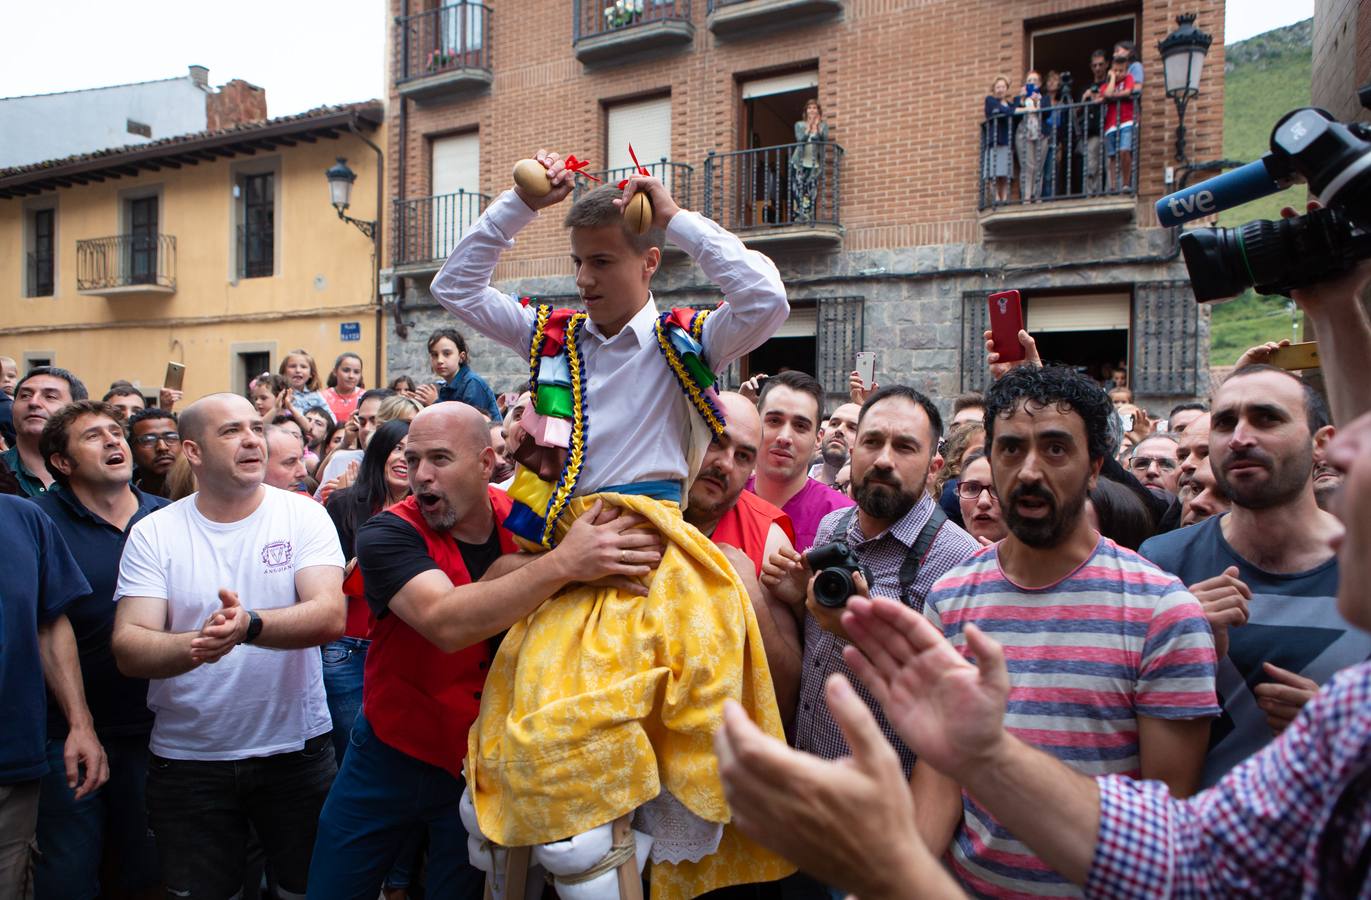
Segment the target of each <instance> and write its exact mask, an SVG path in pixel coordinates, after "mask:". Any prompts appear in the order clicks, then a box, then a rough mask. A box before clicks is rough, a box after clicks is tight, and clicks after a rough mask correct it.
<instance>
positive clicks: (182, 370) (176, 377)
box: [162, 362, 186, 391]
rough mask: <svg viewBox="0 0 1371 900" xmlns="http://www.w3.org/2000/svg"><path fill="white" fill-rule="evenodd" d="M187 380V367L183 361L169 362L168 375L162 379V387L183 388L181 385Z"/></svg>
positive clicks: (174, 389) (177, 389)
mask: <svg viewBox="0 0 1371 900" xmlns="http://www.w3.org/2000/svg"><path fill="white" fill-rule="evenodd" d="M185 380H186V367H185V365H183V364H182V363H178V362H169V363H167V377H166V378H165V379H163V381H162V387H164V388H167V389H169V390H173V391H179V390H181V385H182V383H184V382H185Z"/></svg>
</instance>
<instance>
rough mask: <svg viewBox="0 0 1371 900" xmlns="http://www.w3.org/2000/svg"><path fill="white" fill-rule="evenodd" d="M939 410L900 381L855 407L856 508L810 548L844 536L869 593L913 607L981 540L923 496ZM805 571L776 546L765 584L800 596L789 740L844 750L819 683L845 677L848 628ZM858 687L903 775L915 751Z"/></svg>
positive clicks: (815, 749) (823, 752)
mask: <svg viewBox="0 0 1371 900" xmlns="http://www.w3.org/2000/svg"><path fill="white" fill-rule="evenodd" d="M941 436H942V417H941V416H940V415H939V413H938V408H937V407H936V406H935V405H934V404H933V401H932V400H930V399H928V397H926V396H924V395H923V394H921V393H919V392H918V391H916V390H914V389H913V388H909V387H904V386H902V385H892V386H890V387H883V388H881V389H880V390H878V391H877V392H876V393H874V394H872V395H871V397H870V398H868V399H867V401H866V403H865V404H863V406H862V409H861V413H860V416H859V418H858V422H857V440H856V442H855V444H854V445H853V447H852V487H853V493H854V495H855V497H856V500H857V505H856V507H849V508H848V509H842V510H837V511H835V512H832V513H829V514H828V515H827V516H825V517H824V519H823V521H822V522H820V523H819V528H818V532H817V534H816V536H815V546H816V547H819V546H823V545H824V544H827V543H828V542H830V541H834V540H844V541H846V542H847V545H848V546H849V547H850V548H851V549H852V552H853V553H854V554H855V555H856V557H857V559H858V560H859V561H860V562H861V563H862V565H863V566H864V567H865V568H866V570H867V571H869V572H870V573H871V584H869V585H866V588H867V590H868V591H869V592H870V593H872V594H879V595H880V596H883V597H892V598H896V599H898V600H899V601H900V602H901V603H904V604H905V605H906V606H909V607H911V608H912V609H915V610H920V609H923V605H924V596H925V595H926V594H927V593H928V590H929V588H931V587H932V586H933V583H934V582H935V581H937V580H938V579H939V578H940V577H941V576H942V574H943V573H944V572H946V571H947V570H949V569H951V568H953V567H954V566H956V565H957V564H959V563H960V562H962V561H963V560H964V559H966V558H967V557H969V556H971V554H972V553H974V552H975V551H976V550H977V548H979V547H980V545H979V544H978V543H977V542H976V540H975V539H974V538H972V537H971V535H969V534H967V533H966V532H965V531H963V530H962V529H961V528H959V527H957V526H956V525H954V524H953V523H951V522H948V521H947V517H946V516H945V515H944V514H943V511H942V509H941V507H939V506H938V504H937V503H936V502H934V500H933V498H931V497H929V496H928V493H927V491H926V490H925V485H926V484H927V482H928V475H929V473H930V472H936V471H937V470H938V469H939V468H941V467H942V464H943V460H942V457H941V456H939V455H938V439H939V438H940V437H941ZM813 575H814V573H813V572H811V571H810V569H809V567H808V564H807V563H806V561H805V558H804V557H802V556H800V555H799V554H796V553H793V552H791V553H786V552H781V553H777V554H775V555H773V556H772V557H771V559H770V560H769V561H768V566H767V571H766V572H765V573H764V576H763V577H764V583H767V584H768V585H769V586H771V588H772V591H773V593H775V594H776V595H777V596H778V597H780V598H781V599H782V601H783V602H786V603H791V604H795V605H798V604H799V603H802V602H804V603H806V605H807V609H808V613H809V614H808V615H807V616H806V617H805V622H804V667H803V668H802V669H801V673H800V706H799V709H797V710H796V714H795V746H796V747H797V748H799V749H801V750H808V751H809V752H810V753H814V754H816V755H818V756H821V757H823V758H825V759H838V758H840V757H843V756H846V755H847V754H848V752H849V750H848V746H847V742H846V741H845V740H844V738H843V735H842V731H841V730H840V729H839V727H838V723H837V722H836V721H835V720H834V719H833V716H832V715H831V714H830V712H829V709H828V703H827V701H826V700H825V699H824V690H823V686H824V681H825V680H827V678H828V676H829V675H830V674H832V673H834V672H843V673H844V674H848V675H850V670H849V669H848V668H847V664H846V663H845V662H844V661H843V655H842V654H843V647H844V646H845V645H846V644H847V635H846V634H845V633H844V632H843V628H842V624H841V622H840V621H839V616H840V615H841V614H842V610H841V609H829V608H828V607H824V606H820V605H819V604H818V603H817V602H816V601H815V600H814V592H813ZM857 690H858V692H859V693H860V694H861V695H862V698H863V699H864V700H865V701H866V704H867V706H868V707H870V709H871V711H872V712H873V713H875V714H876V717H877V719H878V720H879V721H880V724H881V730H882V731H883V732H884V733H885V735H886V737H887V738H888V739H889V740H890V742H891V744H892V745H894V746H895V748H896V749H897V750H898V751H899V754H900V762H901V764H902V765H903V766H904V771H905V775H906V776H907V775H909V773H910V772H911V771H912V770H913V768H914V754H913V753H911V752H910V750H909V748H908V747H906V746H905V745H904V743H903V742H901V741H900V739H899V738H898V737H896V735H895V731H894V729H893V728H891V726H890V724H889V723H888V722H886V720H885V719H884V718H883V717H881V715H880V713H879V711H878V709H877V706H876V700H875V698H874V697H872V696H871V695H870V694H869V693H867V692H866V691H865V689H864V688H862V687H860V686H858V688H857Z"/></svg>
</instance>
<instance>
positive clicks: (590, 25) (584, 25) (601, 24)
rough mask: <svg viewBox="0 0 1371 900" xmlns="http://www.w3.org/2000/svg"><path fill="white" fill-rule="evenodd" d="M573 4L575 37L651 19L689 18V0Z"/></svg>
mask: <svg viewBox="0 0 1371 900" xmlns="http://www.w3.org/2000/svg"><path fill="white" fill-rule="evenodd" d="M573 6H574V8H575V15H576V19H575V23H574V25H573V28H574V35H573V39H574V40H576V41H580V40H582V39H583V38H590V37H595V36H596V35H601V34H606V33H608V32H611V31H622V30H624V29H625V28H633V27H635V26H638V25H647V24H649V23H651V22H661V21H664V20H675V21H682V22H689V21H690V0H575V2H574V3H573Z"/></svg>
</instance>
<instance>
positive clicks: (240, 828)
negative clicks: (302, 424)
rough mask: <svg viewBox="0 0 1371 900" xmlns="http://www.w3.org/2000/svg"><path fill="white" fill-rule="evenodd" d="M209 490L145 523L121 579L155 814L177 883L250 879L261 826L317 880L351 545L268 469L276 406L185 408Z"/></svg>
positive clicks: (276, 861) (293, 885)
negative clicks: (328, 664)
mask: <svg viewBox="0 0 1371 900" xmlns="http://www.w3.org/2000/svg"><path fill="white" fill-rule="evenodd" d="M179 430H180V433H181V441H182V447H183V452H184V454H185V456H186V458H187V460H188V461H189V463H190V467H191V470H192V471H193V472H194V473H195V479H196V483H197V484H198V485H199V492H198V493H195V494H192V495H191V496H189V497H187V498H185V499H184V500H181V501H178V502H177V503H174V504H172V505H171V506H168V507H166V508H165V509H162V510H160V511H159V512H158V513H157V515H155V516H148V517H147V518H145V519H143V520H142V521H140V522H139V523H138V524H137V525H135V526H134V528H133V530H132V532H131V533H130V535H129V539H128V543H127V545H126V546H125V548H124V555H123V558H122V560H121V561H120V566H119V584H118V587H117V588H116V589H115V592H114V596H115V601H116V602H117V603H118V610H117V612H116V615H115V623H114V637H113V649H114V655H115V658H116V660H117V661H118V663H119V668H120V670H121V671H122V672H123V673H124V674H126V675H130V676H133V677H139V678H149V679H151V683H150V684H149V686H148V707H149V708H150V709H151V710H152V711H153V713H154V715H155V717H156V718H155V722H154V725H153V730H152V740H151V751H152V755H151V759H150V763H149V771H148V781H147V805H148V822H149V825H150V826H151V828H152V830H153V833H154V834H155V836H156V838H157V845H158V851H159V853H160V855H161V857H162V881H163V882H164V883H165V885H166V888H167V891H168V893H169V894H174V895H176V896H183V897H229V896H232V895H234V894H235V893H236V892H237V891H238V890H239V888H240V887H241V886H242V880H243V870H244V867H245V865H246V845H247V837H248V826H249V824H251V826H252V827H253V829H255V831H256V833H257V836H258V837H259V838H260V840H261V842H262V845H263V847H264V849H265V850H266V853H267V857H268V859H269V860H270V861H271V864H272V871H273V873H274V874H275V876H276V878H277V881H278V882H279V893H280V895H281V896H282V897H291V896H300V897H303V896H304V892H305V879H306V876H307V874H308V871H309V860H310V854H311V853H312V852H313V848H314V835H315V829H316V826H317V822H318V818H319V810H320V808H321V807H322V806H323V803H324V798H325V797H326V796H327V795H328V790H329V786H330V785H331V783H332V781H333V775H334V772H335V770H336V764H335V762H334V758H333V747H332V744H331V743H330V742H329V731H330V729H331V727H332V725H331V720H330V719H329V713H328V704H327V703H326V701H325V699H324V683H323V674H322V669H321V665H320V656H319V651H318V650H317V649H315V648H317V647H318V646H319V645H320V644H324V643H327V642H328V641H331V640H335V639H337V638H338V637H340V636H341V635H342V633H343V625H344V618H345V608H344V604H343V591H342V582H343V554H342V550H341V549H340V548H339V545H338V537H337V532H336V531H335V530H334V528H333V525H332V523H331V522H330V521H329V517H328V514H327V513H325V512H324V509H323V507H321V506H320V505H319V504H317V503H315V502H314V501H312V500H310V499H308V498H306V497H300V496H298V495H295V494H291V493H288V492H286V491H281V490H277V489H276V488H272V487H268V486H266V485H264V484H263V483H262V479H263V475H264V474H265V471H266V458H267V451H266V442H265V439H264V437H263V435H264V427H263V423H262V418H261V416H259V415H258V414H257V413H256V412H255V411H254V410H253V408H252V405H251V404H250V403H248V401H247V400H245V399H244V398H242V397H239V396H237V395H235V394H212V395H210V396H208V397H205V398H203V399H201V400H199V401H197V402H195V403H193V404H191V405H190V406H189V407H188V408H187V409H186V411H185V412H183V413H182V414H181V418H180V422H179Z"/></svg>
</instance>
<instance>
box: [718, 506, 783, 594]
mask: <svg viewBox="0 0 1371 900" xmlns="http://www.w3.org/2000/svg"><path fill="white" fill-rule="evenodd" d="M773 522H774V523H775V524H777V525H779V526H781V530H782V531H784V532H785V535H786V537H788V538H790V543H791V544H794V543H795V527H794V526H793V525H791V524H790V516H787V515H786V514H785V513H783V512H782V511H781V510H780V508H779V507H776V506H772V505H771V504H770V503H768V502H767V501H765V500H763V499H762V498H761V497H758V496H757V495H756V494H754V493H752V492H751V491H743V492H742V493H741V494H739V495H738V502H737V503H735V504H733V508H732V509H730V510H729V511H728V512H726V513H724V514H723V517H722V518H721V519H719V524H718V525H715V526H714V533H713V534H712V535H710V540H712V541H713V542H714V543H716V544H728V545H729V546H731V547H737V548H738V549H739V550H741V551H743V552H744V553H746V554H747V555H748V558H749V559H751V560H752V562H753V564H754V565H756V567H757V574H758V575H761V574H762V563H764V562H766V536H767V534H768V533H769V532H770V531H771V525H772V523H773Z"/></svg>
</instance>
